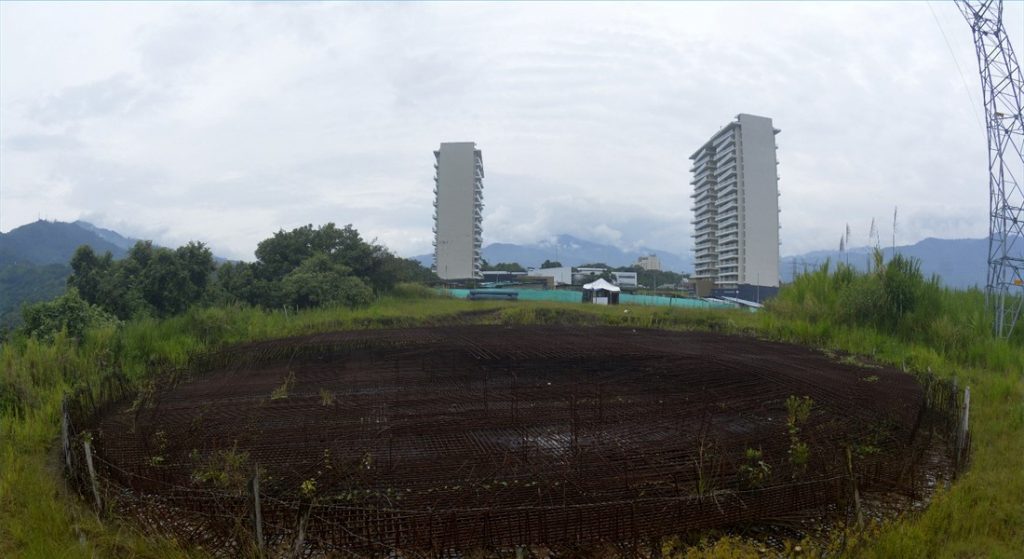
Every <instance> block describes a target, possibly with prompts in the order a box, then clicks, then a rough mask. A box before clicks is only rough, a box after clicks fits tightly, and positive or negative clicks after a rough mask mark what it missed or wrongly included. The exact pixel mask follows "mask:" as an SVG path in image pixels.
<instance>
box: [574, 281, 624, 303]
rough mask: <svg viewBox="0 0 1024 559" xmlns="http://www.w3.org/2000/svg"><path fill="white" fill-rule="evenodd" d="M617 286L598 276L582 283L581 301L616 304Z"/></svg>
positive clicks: (617, 299)
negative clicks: (596, 278) (595, 279)
mask: <svg viewBox="0 0 1024 559" xmlns="http://www.w3.org/2000/svg"><path fill="white" fill-rule="evenodd" d="M619 291H622V290H621V289H619V286H617V285H615V284H614V283H611V282H608V281H605V280H604V279H603V278H599V279H598V280H597V281H592V282H590V283H587V284H584V285H583V302H584V303H594V304H595V305H618V304H619Z"/></svg>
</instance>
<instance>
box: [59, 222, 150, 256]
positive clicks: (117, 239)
mask: <svg viewBox="0 0 1024 559" xmlns="http://www.w3.org/2000/svg"><path fill="white" fill-rule="evenodd" d="M72 225H77V226H79V227H81V228H83V229H87V230H89V231H92V232H93V233H96V235H98V236H99V237H100V238H101V239H103V240H104V241H107V242H108V243H110V244H112V245H114V246H117V247H120V248H123V249H124V250H125V252H127V251H128V250H131V248H132V247H133V246H135V243H137V242H139V240H138V239H131V238H128V237H125V236H123V235H121V234H120V233H118V232H117V231H111V230H110V229H103V228H102V227H96V226H95V225H93V224H91V223H89V222H87V221H82V220H78V221H76V222H74V223H73V224H72ZM94 248H95V247H94Z"/></svg>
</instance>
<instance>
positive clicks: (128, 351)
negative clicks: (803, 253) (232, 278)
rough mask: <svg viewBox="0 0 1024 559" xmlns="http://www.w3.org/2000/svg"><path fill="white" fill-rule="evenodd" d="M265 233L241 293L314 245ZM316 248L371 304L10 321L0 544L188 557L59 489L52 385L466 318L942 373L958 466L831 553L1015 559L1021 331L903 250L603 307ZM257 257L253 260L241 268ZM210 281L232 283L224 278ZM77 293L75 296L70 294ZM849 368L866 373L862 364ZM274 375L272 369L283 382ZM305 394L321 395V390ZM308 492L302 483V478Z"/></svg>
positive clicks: (139, 377)
mask: <svg viewBox="0 0 1024 559" xmlns="http://www.w3.org/2000/svg"><path fill="white" fill-rule="evenodd" d="M310 229H311V228H310ZM313 233H314V232H313V231H312V230H310V231H305V232H302V233H300V234H298V235H297V237H296V238H298V237H302V238H306V239H307V240H308V239H312V238H314V237H315V235H314V234H313ZM279 235H283V236H285V237H286V239H285V240H288V242H286V243H284V244H286V245H289V248H287V249H284V248H282V249H281V250H280V251H271V252H272V253H274V254H275V255H272V254H269V253H266V252H264V253H263V254H261V255H260V256H261V260H260V261H259V262H257V263H256V264H252V265H245V266H243V267H241V268H236V267H235V266H232V268H234V269H235V271H239V273H240V274H243V275H244V274H251V276H250V277H251V278H252V279H251V280H247V281H240V282H239V283H236V284H235V285H234V287H235V288H241V287H245V286H248V287H250V288H251V287H253V285H255V284H260V285H262V286H263V287H261V288H260V289H264V288H265V289H266V291H259V290H258V289H257V290H255V291H254V293H265V294H269V293H273V290H274V289H276V288H272V287H271V283H272V281H271V280H270V279H269V278H278V279H283V278H284V277H286V276H288V275H289V274H291V273H292V272H294V271H295V270H297V269H299V268H300V267H301V265H302V264H303V262H304V261H305V260H307V258H310V257H312V256H315V254H312V253H310V254H307V255H306V256H304V257H299V256H301V254H299V255H296V254H293V253H301V252H302V248H301V246H302V243H298V245H299V247H298V248H295V247H292V246H291V241H292V240H295V239H296V238H292V237H288V234H286V233H285V234H279ZM335 235H337V236H338V238H348V239H351V238H352V237H351V235H346V234H338V233H336V232H331V233H330V235H328V236H329V237H331V236H335ZM261 246H262V245H261ZM271 246H275V245H274V244H273V243H272V245H271ZM370 254H371V255H372V251H371V253H370ZM367 258H369V260H363V261H362V262H364V263H366V262H368V261H372V256H370V257H367ZM383 260H384V261H386V260H387V258H384V259H383ZM331 261H332V262H335V263H337V264H339V265H344V266H346V267H347V268H348V269H350V270H352V271H353V272H352V273H353V277H358V278H360V281H362V282H364V283H365V284H366V285H367V286H368V287H370V288H371V289H373V290H374V293H375V297H376V299H375V301H374V302H373V303H372V304H370V305H369V306H365V307H359V308H355V309H353V308H351V307H350V305H348V304H347V303H346V302H345V301H344V300H333V302H331V303H330V304H329V305H328V306H320V307H317V308H310V309H308V310H305V311H302V312H295V311H294V310H288V309H284V308H281V307H276V306H275V307H271V306H269V305H267V306H266V307H265V308H260V307H256V306H252V305H251V301H249V300H248V299H246V298H245V297H228V298H227V299H225V300H224V301H223V302H221V303H219V304H217V305H213V306H209V307H202V306H197V305H193V306H191V307H190V308H189V309H188V310H186V311H184V312H182V313H180V314H176V315H174V316H170V317H167V318H162V319H161V318H157V314H149V315H147V314H146V313H143V314H140V315H137V316H134V317H132V318H130V319H129V320H126V321H123V322H113V321H91V320H90V321H87V323H86V325H84V326H82V327H81V328H80V329H79V328H78V326H73V325H72V324H71V323H62V322H59V321H54V322H53V324H54V325H53V326H50V327H48V328H46V329H45V330H46V331H47V332H48V333H47V334H45V335H43V334H40V332H43V331H44V330H43V329H40V330H39V331H36V332H30V331H23V332H21V333H19V334H18V335H16V336H14V337H13V338H12V339H11V340H10V341H9V342H8V343H6V344H4V345H3V347H2V348H0V441H2V444H0V556H4V557H92V556H100V557H108V556H125V557H179V556H186V555H188V550H187V549H185V548H183V547H182V546H185V545H187V542H172V541H167V540H162V539H152V538H146V537H142V536H140V535H139V534H138V533H136V532H135V531H134V529H133V528H132V527H131V524H130V523H121V522H119V521H117V520H115V519H106V520H104V521H103V522H102V523H101V522H100V521H99V520H97V518H96V517H95V515H94V514H93V513H92V512H90V510H89V508H88V504H87V503H84V502H82V501H80V500H78V499H76V498H74V497H73V496H69V495H67V491H66V490H65V489H64V486H63V484H62V482H61V480H60V477H59V473H58V472H59V466H58V465H57V460H56V453H55V450H54V444H55V441H56V437H57V434H58V431H59V426H58V416H59V409H60V400H61V395H62V394H63V393H64V392H65V391H67V390H70V389H72V388H74V387H76V386H79V385H83V384H88V385H91V386H96V385H98V384H99V382H100V380H101V379H102V378H104V377H105V376H106V375H109V374H111V373H112V372H113V371H121V372H123V373H124V374H125V375H126V376H127V377H128V378H129V379H131V381H132V382H135V383H137V384H139V385H140V386H145V384H144V383H145V382H146V380H147V378H148V375H149V374H150V372H151V371H152V370H153V369H154V368H156V367H160V366H170V367H175V366H182V365H184V364H185V363H186V361H187V359H188V356H189V355H190V354H191V353H193V352H199V351H204V350H208V349H212V348H217V347H222V346H224V345H227V344H232V343H238V342H244V341H252V340H260V339H270V338H277V337H283V336H291V335H301V334H308V333H314V332H321V331H327V330H335V329H346V328H375V327H400V326H414V325H424V324H427V325H429V324H437V323H443V322H447V321H459V322H467V321H470V320H472V321H476V322H484V323H498V324H539V323H563V324H578V325H599V324H607V325H616V326H628V327H633V328H640V327H650V328H666V329H677V330H689V329H699V330H712V331H718V332H729V333H736V334H747V335H758V336H762V337H766V338H771V339H778V340H784V341H790V342H796V343H801V344H807V345H811V346H815V347H819V348H822V349H824V350H827V351H847V352H851V353H853V354H856V355H861V356H865V357H867V358H869V359H870V360H873V361H877V362H884V363H888V364H891V365H894V366H897V367H902V368H904V369H905V370H908V371H912V372H926V371H931V372H933V373H934V374H937V375H940V376H945V377H949V376H953V375H955V376H956V377H957V378H958V379H959V382H960V383H961V385H970V386H971V390H972V417H971V424H972V428H973V433H972V437H973V450H974V451H973V454H972V458H971V469H970V470H969V471H968V472H967V473H966V474H964V475H963V476H962V477H961V478H960V479H958V480H957V482H956V483H954V484H953V485H952V486H951V487H949V488H948V489H946V488H940V490H939V492H938V493H937V494H936V496H935V497H934V499H933V501H932V503H931V505H930V506H929V507H928V508H927V509H926V510H924V511H923V512H921V513H917V514H911V515H907V516H906V517H905V518H902V519H900V520H898V521H896V522H893V523H891V524H888V525H885V526H882V527H880V528H879V527H869V528H868V531H866V532H851V531H845V532H842V533H841V537H842V542H843V545H845V548H843V549H844V551H843V552H842V555H848V556H858V557H872V558H873V557H917V558H931V557H1007V558H1009V557H1019V556H1020V555H1021V552H1022V550H1024V507H1022V506H1021V503H1022V502H1024V474H1022V471H1024V378H1022V371H1024V344H1022V343H1021V340H1020V339H1019V337H1018V338H1016V339H1014V340H1010V341H1007V340H999V339H995V338H993V337H992V336H991V335H990V334H989V328H988V325H989V321H988V317H987V316H986V314H985V311H984V306H983V305H984V295H983V294H982V293H980V292H978V291H968V292H951V291H944V290H942V289H939V288H938V287H937V285H935V283H934V282H932V281H929V280H926V279H924V278H922V277H921V274H920V272H919V271H918V270H917V268H916V266H915V265H914V264H913V263H912V262H909V261H904V262H901V261H899V260H893V261H890V262H889V263H885V262H876V266H875V267H874V268H873V271H872V272H870V273H868V274H858V273H856V272H853V271H852V270H849V269H848V268H846V267H844V266H840V267H838V268H837V269H835V270H831V269H829V268H828V267H823V268H821V269H819V270H817V271H815V272H813V273H810V274H805V275H803V276H800V277H799V278H797V279H796V281H795V282H794V283H793V284H792V285H790V286H787V287H786V288H784V289H783V290H782V291H781V293H780V295H779V297H778V298H777V299H776V300H775V301H773V302H772V303H771V304H770V305H769V307H768V309H766V311H765V312H761V313H756V314H754V313H747V312H742V311H711V310H687V309H672V308H664V307H660V308H654V307H631V308H629V309H628V310H629V311H630V312H628V313H625V312H623V311H624V310H625V309H623V308H621V307H597V306H581V305H573V304H554V303H544V304H541V303H536V304H527V303H524V302H519V303H506V302H469V301H461V300H451V299H446V298H440V297H437V296H436V295H434V294H433V293H432V292H430V291H429V290H425V289H424V288H423V287H422V286H416V285H406V284H399V285H394V286H392V287H391V288H390V289H380V288H379V287H378V284H377V283H375V281H374V279H373V278H374V277H377V276H375V274H377V273H385V272H382V271H380V270H381V269H383V268H375V267H373V266H371V267H370V268H365V267H364V268H361V267H360V266H361V264H360V263H359V262H360V261H359V260H358V259H355V260H352V261H349V260H347V258H342V257H340V256H339V257H337V259H336V260H334V259H333V258H332V259H331ZM392 263H394V262H392ZM378 264H381V263H379V262H378ZM322 265H323V262H320V263H317V264H316V265H309V267H308V268H307V270H308V269H309V268H312V269H313V270H323V268H321V266H322ZM376 265H377V264H374V266H376ZM381 265H382V266H384V264H381ZM263 267H267V270H268V271H262V270H260V271H257V270H259V269H260V268H263ZM385 267H386V266H385ZM270 270H272V272H271V271H270ZM325 273H329V271H328V272H325ZM157 276H159V274H157ZM392 277H393V276H392ZM260 278H262V279H260ZM221 279H223V278H218V283H219V282H220V281H221ZM236 279H237V278H236ZM260 282H263V283H260ZM279 285H280V282H279ZM379 285H381V286H383V285H385V284H383V283H382V284H379ZM79 289H81V287H79ZM378 289H380V290H379V291H378ZM225 291H226V292H227V293H228V294H229V295H230V294H231V293H233V292H232V291H231V290H230V289H227V288H225ZM140 293H145V291H144V290H141V291H140ZM268 296H269V295H268ZM82 298H83V299H85V300H86V301H88V299H87V298H86V297H84V295H83V297H82ZM143 300H145V296H143ZM66 304H67V306H68V308H69V309H79V310H81V309H82V307H81V305H78V303H75V302H74V301H73V300H72V301H67V302H66ZM147 304H150V305H152V303H147ZM310 304H312V302H310ZM154 308H156V307H155V306H154ZM168 308H170V307H168ZM470 311H472V312H471V313H470V314H467V313H469V312H470ZM76 312H77V311H76ZM89 312H92V310H91V307H87V312H86V314H88V313H89ZM74 324H78V323H77V322H76V323H74ZM57 325H59V328H60V329H59V330H58V329H57V328H58V326H57ZM864 378H865V379H870V373H865V374H864ZM282 382H283V383H287V379H282ZM865 382H870V381H869V380H865ZM143 392H144V391H143ZM321 398H322V401H323V402H324V404H325V405H330V402H331V401H332V400H333V395H321ZM140 405H144V404H140ZM810 413H813V407H812V405H811V403H810V402H809V401H806V402H805V401H804V400H803V399H800V398H794V402H793V404H792V405H791V415H792V418H793V421H792V423H793V427H795V428H797V429H799V426H800V424H801V423H802V422H803V421H805V420H806V416H807V415H808V414H810ZM797 434H799V431H797ZM159 447H160V445H159V441H158V440H157V441H156V444H155V445H154V448H155V449H156V450H157V452H156V454H155V455H154V456H153V459H157V460H158V459H159ZM758 454H759V451H757V450H754V449H751V450H750V451H748V452H747V455H746V457H745V458H746V460H745V462H744V463H743V466H745V467H747V468H748V470H749V471H748V473H747V474H746V476H747V482H748V483H749V484H751V485H753V484H756V483H758V482H759V481H758V480H759V479H760V478H762V477H767V476H768V475H770V471H766V470H765V469H764V468H763V467H762V466H761V465H760V464H759V462H760V457H759V456H758ZM219 458H222V460H220V461H219V462H216V461H215V462H213V463H211V464H197V465H196V471H197V475H198V476H199V477H201V478H203V480H205V482H208V483H211V484H218V483H220V481H221V480H222V479H223V480H226V481H228V482H230V481H231V471H232V467H233V465H234V464H237V463H239V460H243V459H244V457H242V456H241V455H234V456H228V455H224V456H220V457H219ZM703 466H705V465H698V466H697V467H703ZM707 466H709V467H710V461H709V464H707ZM221 474H224V475H223V476H221ZM308 489H309V491H310V493H311V494H312V493H313V492H314V491H315V490H316V487H315V485H312V486H310V487H309V488H308ZM707 489H708V490H709V491H710V490H713V488H707ZM837 537H838V536H837ZM757 545H758V544H751V543H750V542H745V541H743V540H740V539H737V538H725V539H720V540H705V541H703V542H701V543H700V544H699V545H698V546H697V547H696V548H695V547H690V548H687V549H680V548H678V547H672V548H671V550H670V549H669V548H668V547H666V551H671V553H670V554H671V555H673V556H687V557H690V556H699V555H701V554H706V555H707V556H715V557H730V556H757V552H758V550H757V548H756V546H757ZM797 545H799V546H800V547H801V552H800V553H801V556H808V557H815V556H822V554H825V553H829V556H836V555H837V554H836V552H835V551H834V550H835V549H839V547H838V546H832V544H826V545H822V544H815V543H813V542H809V541H805V542H791V543H790V544H788V549H789V550H790V552H792V553H796V551H795V549H796V546H797Z"/></svg>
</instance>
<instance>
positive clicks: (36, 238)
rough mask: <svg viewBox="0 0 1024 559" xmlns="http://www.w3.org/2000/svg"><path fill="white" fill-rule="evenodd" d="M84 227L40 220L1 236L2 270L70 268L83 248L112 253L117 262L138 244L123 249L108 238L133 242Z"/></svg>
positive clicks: (0, 254)
mask: <svg viewBox="0 0 1024 559" xmlns="http://www.w3.org/2000/svg"><path fill="white" fill-rule="evenodd" d="M82 223H84V222H81V221H77V222H75V223H66V222H63V221H43V220H39V221H36V222H34V223H29V224H27V225H22V226H21V227H18V228H16V229H12V230H11V231H10V232H8V233H0V266H3V265H5V264H13V263H26V264H67V263H68V261H70V260H71V256H72V255H74V254H75V250H76V249H77V248H78V247H80V246H82V245H89V246H91V247H92V248H93V250H95V251H96V252H97V253H99V254H103V253H104V252H107V251H110V253H111V254H113V255H114V258H122V257H124V255H125V254H127V252H128V251H127V249H128V248H129V247H130V246H131V244H134V241H130V242H131V244H129V245H128V246H127V247H125V246H119V245H118V244H115V243H114V242H112V241H111V240H108V238H107V237H111V236H116V237H117V239H123V240H124V241H129V239H125V238H124V237H121V236H120V235H118V234H117V233H114V232H113V231H106V230H104V229H98V228H96V227H93V226H92V225H89V224H85V226H83V225H82ZM86 226H87V227H86ZM100 232H102V233H100Z"/></svg>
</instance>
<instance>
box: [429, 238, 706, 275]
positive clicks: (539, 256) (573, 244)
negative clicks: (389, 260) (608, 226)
mask: <svg viewBox="0 0 1024 559" xmlns="http://www.w3.org/2000/svg"><path fill="white" fill-rule="evenodd" d="M651 254H653V255H656V256H657V257H658V258H659V259H660V260H661V267H662V269H665V270H671V271H673V272H691V271H693V255H691V254H687V255H685V256H684V255H679V254H675V253H673V252H669V251H666V250H658V249H651V248H639V249H637V250H623V249H620V248H618V247H614V246H612V245H605V244H601V243H595V242H593V241H587V240H584V239H580V238H578V237H573V236H572V235H558V236H557V237H555V238H554V239H551V240H545V241H541V242H539V243H534V244H529V245H517V244H511V243H492V244H489V245H487V246H485V247H484V249H483V258H484V260H486V261H487V262H489V263H491V264H498V263H501V262H516V263H518V264H520V265H521V266H524V267H527V268H531V267H532V268H536V267H539V266H540V265H541V264H542V263H543V262H544V261H545V260H552V261H557V262H561V263H562V264H563V265H565V266H582V265H583V264H595V263H598V262H603V263H605V264H607V265H609V266H612V267H619V266H632V265H634V264H636V260H637V258H639V257H641V256H648V255H651ZM413 258H414V259H415V260H417V261H419V262H420V263H421V264H423V265H424V266H427V267H430V265H431V264H433V262H434V255H433V254H422V255H420V256H414V257H413Z"/></svg>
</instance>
